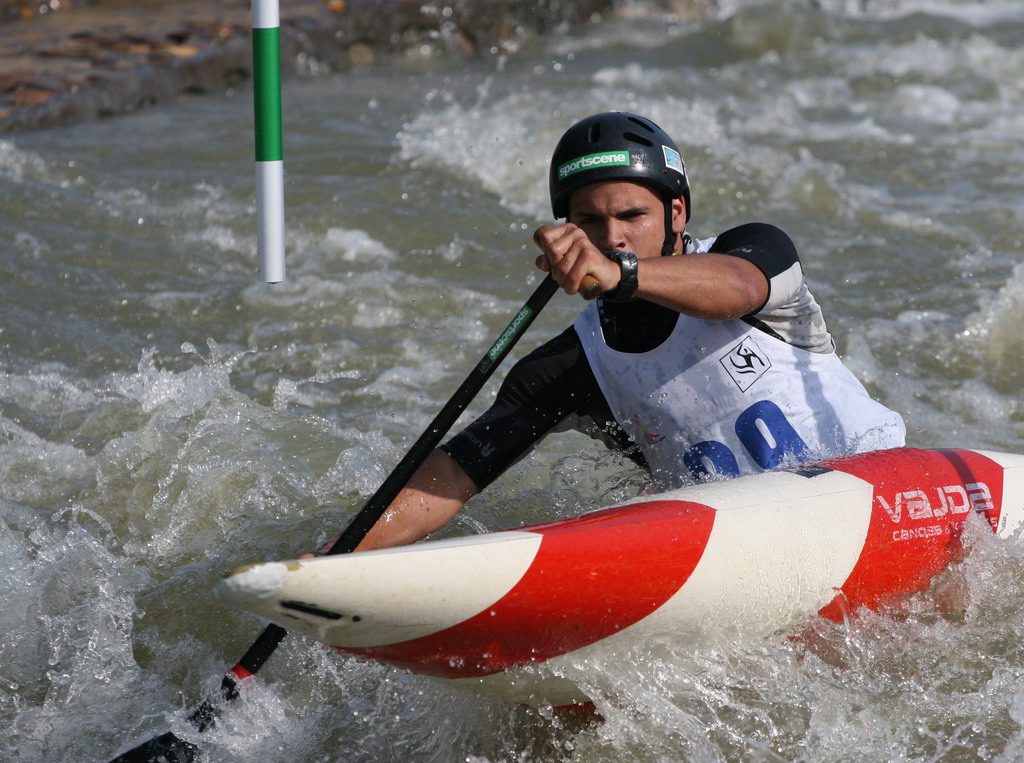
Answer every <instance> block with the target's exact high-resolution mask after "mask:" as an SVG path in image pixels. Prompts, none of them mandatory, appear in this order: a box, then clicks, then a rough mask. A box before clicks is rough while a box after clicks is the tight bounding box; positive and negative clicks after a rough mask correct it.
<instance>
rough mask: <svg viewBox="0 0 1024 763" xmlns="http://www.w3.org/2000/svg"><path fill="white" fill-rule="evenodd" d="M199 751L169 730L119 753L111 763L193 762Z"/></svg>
mask: <svg viewBox="0 0 1024 763" xmlns="http://www.w3.org/2000/svg"><path fill="white" fill-rule="evenodd" d="M197 752H198V749H197V748H196V746H195V745H194V744H192V743H191V742H186V741H185V740H184V739H179V738H178V737H176V736H175V735H174V734H173V733H172V732H170V731H168V732H167V733H166V734H161V735H160V736H158V737H153V738H152V739H150V740H149V741H148V742H143V743H142V744H140V745H139V746H138V747H133V748H132V749H131V750H128V752H126V753H123V754H121V755H118V756H117V757H116V758H114V759H113V760H112V761H110V763H192V761H194V760H195V759H196V753H197Z"/></svg>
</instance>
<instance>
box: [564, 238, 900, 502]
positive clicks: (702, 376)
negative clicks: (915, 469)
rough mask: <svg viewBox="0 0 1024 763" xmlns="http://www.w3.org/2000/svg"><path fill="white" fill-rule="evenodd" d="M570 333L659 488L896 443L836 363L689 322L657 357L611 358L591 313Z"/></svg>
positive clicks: (740, 325)
mask: <svg viewBox="0 0 1024 763" xmlns="http://www.w3.org/2000/svg"><path fill="white" fill-rule="evenodd" d="M701 243H703V242H701ZM574 326H575V329H576V333H577V335H578V336H579V338H580V342H581V343H582V345H583V349H584V352H585V353H586V356H587V360H588V361H589V363H590V367H591V369H592V370H593V372H594V376H595V377H596V378H597V383H598V385H599V386H600V388H601V391H602V392H603V393H604V396H605V398H606V400H607V401H608V405H609V406H610V408H611V411H612V414H613V415H614V416H615V419H616V421H618V423H619V425H620V426H622V428H623V429H624V430H625V431H626V433H627V434H628V435H629V436H630V437H631V438H632V439H633V441H635V442H636V443H637V444H638V445H639V446H640V448H641V450H642V452H643V454H644V456H645V458H646V459H647V464H648V466H649V467H650V469H651V472H652V474H653V475H654V477H655V479H656V480H657V481H658V482H659V483H660V484H661V485H662V486H663V487H675V486H678V485H680V484H685V483H687V482H691V481H693V480H694V479H704V478H707V477H708V476H711V475H718V476H722V477H733V476H738V475H740V474H748V473H751V472H756V471H761V470H766V469H772V468H775V467H777V466H784V465H788V464H792V463H796V462H800V461H807V460H813V459H817V458H823V457H828V456H835V455H843V454H847V453H855V452H864V451H869V450H878V449H882V448H892V447H899V446H901V445H903V444H904V440H905V436H906V428H905V426H904V424H903V419H902V418H901V417H900V416H899V414H897V413H895V412H893V411H890V410H889V409H888V408H886V407H884V406H883V405H881V404H880V403H878V402H876V401H875V400H873V399H871V397H870V396H869V395H868V393H867V391H866V390H865V389H864V387H863V385H862V384H861V383H860V382H859V381H858V380H857V378H856V377H855V376H854V375H853V374H852V373H851V372H850V371H849V369H847V368H846V367H845V366H844V365H843V364H842V362H841V361H840V360H839V358H838V356H837V355H836V354H835V352H830V353H822V352H811V351H808V350H806V349H801V348H799V347H796V346H793V345H791V344H788V343H786V342H784V341H782V340H781V339H778V338H776V337H773V336H771V335H770V334H768V333H766V332H764V331H760V330H758V329H756V328H753V327H752V326H750V325H748V324H747V323H745V322H744V321H742V320H739V319H735V320H725V321H707V320H702V319H699V318H693V317H691V316H688V315H680V316H679V318H678V320H677V322H676V326H675V330H674V331H673V332H672V334H671V335H670V336H669V338H668V339H667V340H666V341H665V342H663V343H662V344H661V345H660V346H659V347H657V348H655V349H654V350H651V351H650V352H646V353H624V352H618V351H616V350H613V349H611V348H610V347H608V345H607V343H606V342H605V340H604V336H603V334H602V331H601V319H600V312H599V310H598V306H597V303H596V302H595V303H592V304H590V305H588V306H587V308H586V309H584V311H583V312H582V313H581V314H580V315H579V317H578V318H577V319H576V322H575V324H574Z"/></svg>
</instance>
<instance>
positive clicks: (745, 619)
mask: <svg viewBox="0 0 1024 763" xmlns="http://www.w3.org/2000/svg"><path fill="white" fill-rule="evenodd" d="M972 515H977V516H979V517H980V518H983V520H984V521H987V523H988V524H989V525H990V526H991V528H992V529H993V531H995V532H997V533H999V534H1000V535H1006V534H1009V533H1011V532H1012V531H1013V530H1014V529H1015V528H1016V527H1017V526H1018V525H1019V524H1020V523H1022V522H1024V456H1019V455H1009V454H1003V453H990V452H981V451H971V450H918V449H912V448H899V449H894V450H886V451H877V452H873V453H866V454H861V455H855V456H848V457H845V458H837V459H831V460H827V461H822V462H819V463H815V464H805V465H803V466H801V467H799V468H794V469H788V470H782V471H775V472H768V473H765V474H758V475H753V476H748V477H740V478H737V479H733V480H729V481H726V482H715V483H709V484H703V485H695V486H691V487H686V488H682V489H679V490H675V491H672V492H669V493H663V494H660V495H654V496H646V497H640V498H637V499H635V500H632V501H630V502H628V503H626V504H623V505H622V506H617V507H614V508H608V509H604V510H601V511H596V512H593V513H590V514H585V515H582V516H579V517H575V518H572V519H565V520H559V521H556V522H550V523H547V524H542V525H536V526H531V527H524V528H521V529H519V530H513V531H507V532H496V533H488V534H484V535H477V536H472V537H467V538H459V539H456V540H445V541H435V542H425V543H420V544H416V545H413V546H406V547H402V548H395V549H387V550H383V551H372V552H366V553H359V554H348V555H339V556H331V557H321V558H316V559H308V560H301V561H287V562H270V563H267V564H259V565H254V566H251V567H247V568H243V569H241V570H238V571H237V572H235V573H234V574H233V575H231V576H230V577H228V578H226V579H225V580H223V581H221V582H220V583H219V584H218V586H217V589H216V592H217V595H218V597H219V598H220V599H221V600H222V601H224V602H225V603H227V604H229V605H231V606H234V607H238V608H240V609H243V610H246V611H249V612H252V613H255V614H257V615H259V616H261V617H264V618H266V619H268V620H271V621H273V622H275V623H278V624H279V625H282V626H284V627H285V628H287V629H289V630H292V631H297V632H301V633H304V634H306V635H308V636H310V637H312V638H314V639H317V640H318V641H322V642H323V643H325V644H329V645H330V646H333V647H335V648H337V649H340V650H343V651H345V652H349V653H352V654H356V655H361V656H363V657H366V658H370V659H373V660H378V661H380V662H384V663H387V664H389V665H395V666H398V667H401V668H405V669H408V670H411V671H414V672H416V673H421V674H425V675H429V676H433V677H435V678H440V679H446V680H450V681H453V682H455V683H457V684H461V685H464V686H466V687H467V688H471V689H473V690H475V691H478V692H481V693H484V694H488V695H492V696H496V697H500V698H503V699H507V700H512V701H517V702H525V703H530V704H540V703H545V702H550V703H551V704H553V705H556V706H557V705H566V704H574V703H580V702H585V701H586V700H587V699H588V698H587V697H586V696H584V694H583V692H582V691H581V690H580V689H579V688H578V687H577V686H576V685H575V684H573V683H572V682H571V681H568V680H567V679H564V678H560V677H558V675H557V674H558V673H559V671H558V669H557V668H558V666H559V664H565V661H569V662H570V663H571V662H572V661H573V660H578V659H581V658H584V657H593V656H600V655H601V654H602V653H605V652H606V650H613V649H617V648H621V647H628V646H629V645H631V644H644V643H646V642H647V640H648V639H654V638H661V639H664V638H668V639H672V640H674V641H676V642H677V643H680V644H690V643H700V642H705V643H706V642H707V639H709V638H714V635H715V633H721V632H722V631H723V630H735V629H737V628H740V629H742V630H743V631H745V632H751V631H753V632H763V633H764V634H770V633H773V632H777V631H778V630H780V629H784V628H787V627H790V626H793V625H798V624H800V623H801V621H806V619H807V617H808V616H810V615H813V614H814V613H819V614H821V615H823V616H825V617H829V618H833V619H837V620H838V619H840V618H841V617H842V613H843V611H844V610H849V609H855V608H856V607H859V606H866V607H872V608H874V607H878V606H880V605H884V604H887V603H891V602H894V601H896V600H898V599H899V598H900V597H905V596H906V595H908V594H910V593H914V592H917V591H921V590H924V589H925V588H927V587H928V585H929V582H930V581H931V579H932V578H933V577H934V576H935V575H936V574H937V573H939V572H940V571H942V570H943V569H944V568H945V567H946V566H947V565H948V564H949V563H950V562H951V561H954V560H956V559H958V558H960V555H961V553H962V544H961V534H962V531H963V529H964V526H965V523H966V522H967V520H968V518H969V517H971V516H972ZM537 663H547V666H549V667H552V668H554V670H545V669H540V670H533V669H531V670H521V669H520V668H523V667H524V666H528V665H536V664H537Z"/></svg>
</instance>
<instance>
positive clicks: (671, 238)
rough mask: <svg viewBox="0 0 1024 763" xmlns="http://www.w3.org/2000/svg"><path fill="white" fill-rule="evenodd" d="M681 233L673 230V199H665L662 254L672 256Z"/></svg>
mask: <svg viewBox="0 0 1024 763" xmlns="http://www.w3.org/2000/svg"><path fill="white" fill-rule="evenodd" d="M678 237H679V234H678V233H676V232H675V231H673V230H672V199H665V241H664V242H663V243H662V245H661V256H662V257H671V256H672V255H673V254H675V252H676V239H677V238H678Z"/></svg>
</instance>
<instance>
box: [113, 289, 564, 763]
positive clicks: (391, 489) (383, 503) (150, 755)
mask: <svg viewBox="0 0 1024 763" xmlns="http://www.w3.org/2000/svg"><path fill="white" fill-rule="evenodd" d="M557 290H558V284H556V283H555V281H554V279H552V278H551V276H550V275H549V276H546V277H545V278H544V280H543V281H542V282H541V284H540V286H538V287H537V289H536V290H535V291H534V292H533V294H532V295H531V296H530V298H529V299H528V300H527V301H526V304H524V305H523V306H522V307H521V308H520V310H519V312H518V313H516V315H515V317H514V318H513V319H512V322H511V323H509V324H508V327H507V328H506V329H505V330H504V331H503V332H502V334H501V336H499V337H498V340H497V341H496V342H495V343H494V344H493V345H492V346H491V349H489V350H488V351H487V353H486V354H485V355H484V356H483V357H482V358H481V359H480V362H479V363H477V364H476V367H475V368H474V369H473V370H472V371H471V372H470V374H469V376H468V377H467V378H466V380H465V381H464V382H463V383H462V386H460V387H459V388H458V389H457V390H456V391H455V394H454V395H452V398H451V399H450V400H449V401H448V402H447V403H446V404H445V406H444V408H442V409H441V411H440V413H438V414H437V416H436V417H434V420H433V421H432V422H431V423H430V426H428V427H427V429H426V431H424V432H423V434H422V435H420V438H419V439H418V440H416V442H415V443H414V444H413V446H412V448H411V449H410V450H409V452H408V453H406V455H405V457H404V458H403V459H402V460H401V461H400V462H399V463H398V466H396V467H395V469H394V471H392V472H391V474H390V475H388V477H387V479H385V480H384V482H383V483H382V484H381V486H380V487H379V488H378V489H377V492H376V493H374V494H373V496H372V497H371V498H370V500H369V501H367V502H366V505H365V506H363V508H362V509H360V511H359V513H358V514H356V516H355V517H354V518H353V519H352V521H351V522H350V523H349V525H348V527H346V528H345V531H344V532H343V533H342V534H341V536H339V538H338V540H337V541H336V542H335V544H334V545H333V546H332V547H331V548H330V550H328V551H327V552H326V553H327V554H347V553H350V552H352V551H354V550H355V548H356V546H358V545H359V543H360V542H361V541H362V540H363V538H365V537H366V534H367V533H369V532H370V530H371V529H372V528H373V526H374V525H375V524H377V521H378V520H379V519H380V518H381V517H382V516H383V515H384V512H385V511H387V508H388V506H390V505H391V503H392V501H394V500H395V498H396V497H397V496H398V494H399V493H400V492H401V491H402V488H404V487H405V486H406V484H407V483H408V482H409V479H410V478H411V477H412V475H413V474H414V473H415V472H416V470H417V469H419V468H420V466H421V465H422V464H423V462H424V461H426V459H427V456H429V455H430V454H431V452H433V450H434V449H435V448H436V447H437V446H438V445H440V443H441V439H442V438H443V437H444V436H445V434H446V433H447V432H448V430H449V429H451V428H452V426H453V425H454V424H455V422H456V421H457V420H458V418H459V416H461V415H462V413H463V411H465V410H466V408H467V407H468V406H469V404H470V403H471V402H472V401H473V398H474V397H476V395H477V393H478V392H479V391H480V389H481V388H482V387H483V386H484V384H485V383H486V382H487V380H488V379H489V378H490V377H491V375H492V374H493V373H494V370H495V369H496V368H497V367H498V365H500V364H501V361H502V360H504V359H505V356H506V355H508V353H509V352H510V351H511V350H512V348H513V347H514V346H515V344H516V342H518V341H519V339H520V337H522V335H523V333H525V331H526V329H528V328H529V327H530V324H531V323H533V320H534V318H536V317H537V314H538V313H539V312H540V311H541V310H542V309H543V308H544V306H545V305H546V304H547V303H548V300H550V299H551V297H552V296H554V293H555V292H556V291H557ZM286 634H287V631H286V630H285V629H284V628H282V627H281V626H279V625H274V624H270V625H268V626H267V627H266V628H265V629H264V630H263V633H261V634H260V635H259V638H257V639H256V641H255V642H254V643H253V645H252V646H251V647H249V650H248V651H247V652H246V653H245V654H244V655H243V656H242V659H241V660H239V661H238V664H237V665H235V667H233V668H232V669H231V670H230V671H229V672H228V673H227V674H226V675H225V676H224V678H223V680H222V681H221V684H220V689H219V691H218V693H217V694H218V695H219V696H214V697H207V698H206V699H204V700H203V701H202V702H201V703H200V704H199V705H198V706H197V707H196V708H195V709H194V710H193V711H192V712H191V713H190V714H189V716H188V719H189V722H190V723H191V724H192V725H193V726H194V727H195V728H196V730H197V731H199V732H200V733H201V732H203V731H206V730H207V729H208V728H210V726H212V725H213V724H214V723H215V722H216V719H217V715H218V713H219V705H220V704H221V703H222V702H225V701H231V700H233V699H235V698H236V697H237V696H238V681H239V680H240V679H241V678H244V677H246V676H249V675H252V674H255V673H256V672H257V671H258V670H259V669H260V668H261V667H263V664H264V663H265V662H266V661H267V660H268V659H270V656H271V655H272V654H273V653H274V650H275V649H277V647H278V645H279V644H280V643H281V640H282V639H283V638H284V637H285V635H286ZM197 751H198V750H197V748H196V746H195V745H194V744H192V743H191V742H188V741H185V740H183V739H181V738H179V737H178V736H176V735H175V734H174V733H173V732H170V731H168V732H166V733H164V734H161V735H160V736H158V737H154V738H153V739H150V740H149V741H147V742H143V743H142V744H141V745H139V746H137V747H134V748H132V749H131V750H128V751H127V752H125V753H123V754H121V755H119V756H118V757H116V758H114V760H113V761H111V763H157V762H158V761H164V762H166V763H189V762H190V761H192V760H194V759H195V755H196V753H197Z"/></svg>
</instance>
